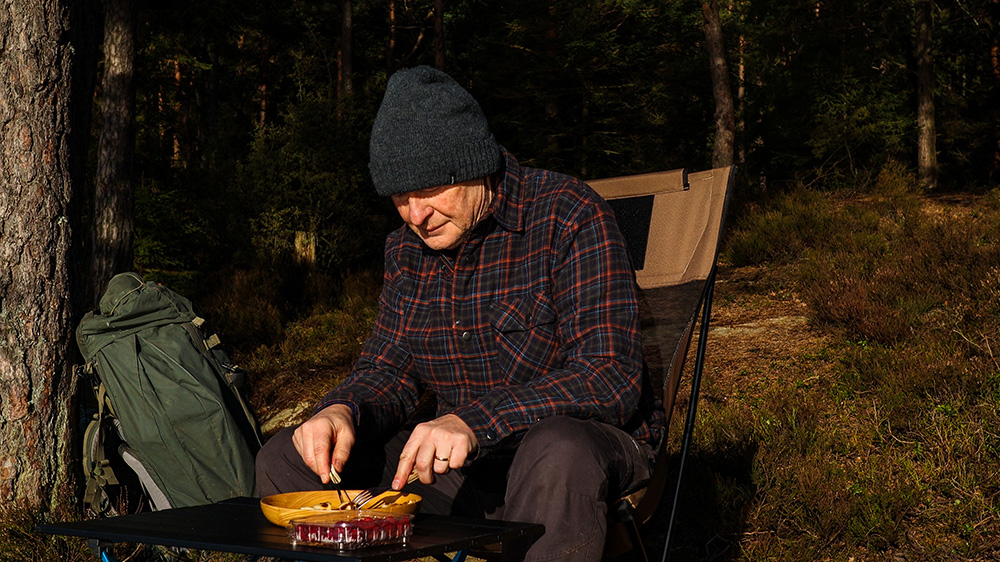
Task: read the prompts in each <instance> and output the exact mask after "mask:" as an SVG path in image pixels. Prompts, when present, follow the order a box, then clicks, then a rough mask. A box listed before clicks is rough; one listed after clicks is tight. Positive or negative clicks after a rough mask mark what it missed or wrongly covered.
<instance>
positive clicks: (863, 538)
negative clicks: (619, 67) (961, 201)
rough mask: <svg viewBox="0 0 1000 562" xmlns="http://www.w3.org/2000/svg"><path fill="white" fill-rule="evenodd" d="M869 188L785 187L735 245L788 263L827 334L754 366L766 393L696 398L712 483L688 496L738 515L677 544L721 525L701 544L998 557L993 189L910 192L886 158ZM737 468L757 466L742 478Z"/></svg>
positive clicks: (999, 246)
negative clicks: (957, 199) (818, 342)
mask: <svg viewBox="0 0 1000 562" xmlns="http://www.w3.org/2000/svg"><path fill="white" fill-rule="evenodd" d="M875 184H876V186H877V187H876V189H873V190H872V192H871V194H869V195H866V196H864V198H859V197H858V196H857V195H851V194H847V193H844V192H828V193H810V194H807V195H802V194H800V193H797V192H796V193H789V194H785V195H783V196H781V197H779V198H778V199H777V200H776V201H775V203H774V204H773V205H770V206H762V207H761V208H760V212H759V213H757V214H756V215H755V216H746V217H745V218H744V220H742V221H740V222H739V223H738V225H737V228H736V230H735V232H734V233H733V234H732V236H731V237H730V238H729V240H730V245H729V246H728V248H727V254H726V256H727V258H728V259H730V260H733V261H737V260H736V259H734V258H738V259H746V258H748V257H753V258H754V259H755V260H759V261H750V262H749V263H756V264H761V265H764V266H765V267H774V265H775V264H781V263H791V264H794V267H795V268H796V269H797V271H798V274H797V276H796V278H795V281H794V283H793V286H791V287H789V289H790V290H793V291H794V292H795V294H796V295H798V296H799V298H801V299H802V300H803V301H804V302H806V303H807V304H808V306H807V307H806V314H807V315H808V317H809V319H810V324H811V326H813V328H814V329H815V330H819V331H821V332H822V333H824V334H828V336H829V337H828V339H827V340H825V341H826V342H827V343H825V344H824V347H823V348H822V349H817V350H809V351H808V352H806V353H802V354H800V355H795V356H792V357H790V358H788V359H787V360H785V361H782V362H778V363H773V362H772V364H770V365H767V366H766V367H764V366H762V367H761V368H760V371H759V373H758V372H752V373H747V375H748V377H749V378H748V379H747V380H753V381H755V383H756V384H755V385H754V387H753V388H754V389H756V390H750V389H746V388H745V387H740V390H738V391H736V392H735V393H734V392H730V393H729V394H728V395H727V396H726V398H727V399H726V400H714V401H713V400H707V401H705V402H703V404H702V406H701V408H700V411H699V414H700V418H699V419H700V423H699V426H698V429H697V432H698V433H696V440H695V443H696V447H697V452H696V453H695V456H696V458H697V459H699V460H698V461H696V462H700V463H701V464H700V465H698V466H699V468H701V469H702V470H704V471H707V472H708V473H710V474H712V476H711V477H710V478H709V479H708V480H710V482H709V484H706V483H705V478H701V479H696V480H695V481H694V482H693V483H692V486H693V488H694V489H692V490H689V491H688V492H686V494H687V495H690V498H689V499H690V500H691V501H692V502H696V501H697V498H699V497H702V498H703V497H704V495H703V494H704V493H705V490H706V488H710V489H712V490H713V492H712V496H713V497H714V498H716V500H717V501H718V502H721V503H720V505H719V507H718V508H716V509H715V510H714V512H717V513H732V514H738V515H737V516H736V517H740V519H735V518H727V517H721V516H720V517H716V518H714V519H711V520H710V521H704V520H702V519H701V518H699V517H692V521H691V524H692V528H691V529H693V531H691V529H689V532H692V534H693V536H686V537H684V538H685V540H688V541H698V540H702V541H705V539H704V536H705V535H698V532H702V533H712V535H711V536H714V537H715V539H714V540H713V541H707V542H703V543H702V545H703V546H702V548H704V549H706V550H707V551H708V554H719V553H720V552H723V551H725V552H728V556H729V557H731V559H739V560H803V559H834V560H839V559H845V560H846V559H848V558H850V557H855V559H865V560H893V559H898V558H899V557H900V556H902V557H905V558H907V559H921V560H952V559H972V560H988V559H995V557H996V556H997V555H998V553H1000V541H998V539H997V538H996V537H997V536H1000V524H998V520H1000V519H998V517H997V515H998V510H1000V508H998V504H997V496H998V493H1000V476H998V474H997V472H996V470H995V467H996V466H997V462H998V460H1000V458H998V455H1000V438H998V437H997V436H996V432H995V427H996V424H997V418H998V413H997V412H998V411H1000V358H998V357H997V355H996V348H997V344H996V341H995V339H996V336H995V334H996V333H997V332H998V329H1000V266H998V265H997V264H1000V228H998V224H1000V221H998V218H997V217H998V214H997V212H996V210H997V201H998V195H997V193H996V191H994V192H991V193H988V194H986V195H985V196H983V197H982V199H981V200H977V201H973V202H971V203H970V204H968V205H954V204H941V203H939V202H938V201H936V200H935V199H933V198H932V199H926V198H918V197H917V196H916V195H914V194H913V190H912V189H910V188H909V187H910V186H911V185H912V183H911V178H909V177H908V175H907V174H906V172H905V170H903V169H902V168H901V167H898V166H891V165H890V166H886V168H884V169H883V172H882V173H881V174H879V177H878V178H877V180H876V181H875ZM805 201H809V203H808V204H806V203H804V202H805ZM775 225H778V226H777V227H776V226H775ZM791 225H794V226H791ZM806 240H808V241H809V244H808V245H806V244H803V241H806ZM772 245H773V246H774V247H776V248H778V249H777V250H774V249H772V250H768V251H767V252H766V253H760V252H758V253H754V252H748V251H746V248H768V247H769V246H772ZM789 256H793V257H794V258H795V259H794V260H791V261H790V260H789ZM775 344H776V345H781V344H782V342H775ZM710 345H712V344H711V341H710ZM710 357H711V352H710ZM753 375H757V376H756V377H754V376H753ZM796 381H798V382H796ZM804 381H808V383H806V382H804ZM793 383H794V384H793ZM706 384H707V389H706V390H705V393H706V395H708V396H712V395H713V387H712V383H711V379H710V378H709V381H708V382H707V383H706ZM748 455H749V457H750V460H747V457H748ZM733 466H747V468H746V470H745V473H744V474H737V475H735V476H734V475H733V474H731V472H730V470H731V468H732V467H733ZM699 525H704V527H700V526H699ZM682 536H683V535H682ZM727 539H728V540H727ZM688 544H689V543H688ZM720 544H725V546H724V547H720V546H719V545H720ZM713 550H714V551H717V552H713ZM704 554H705V551H702V552H701V553H700V555H704ZM696 558H697V556H693V557H692V559H696Z"/></svg>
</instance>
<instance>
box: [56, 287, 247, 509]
mask: <svg viewBox="0 0 1000 562" xmlns="http://www.w3.org/2000/svg"><path fill="white" fill-rule="evenodd" d="M203 323H204V321H203V320H202V319H201V318H199V317H198V316H197V315H196V314H195V313H194V311H193V310H192V308H191V302H190V301H189V300H188V299H186V298H184V297H182V296H180V295H178V294H177V293H174V292H173V291H171V290H170V289H168V288H166V287H164V286H162V285H158V284H156V283H153V282H144V281H143V280H142V278H141V277H140V276H139V275H138V274H136V273H122V274H119V275H116V276H115V277H114V278H113V279H111V281H110V282H109V283H108V287H107V290H106V291H105V293H104V295H103V296H102V297H101V301H100V304H99V309H98V310H95V311H93V312H90V313H88V314H87V315H86V316H84V318H83V320H82V321H81V322H80V325H79V326H78V327H77V330H76V338H77V344H78V345H79V347H80V351H81V353H82V354H83V358H84V360H85V362H86V363H85V365H84V367H83V372H84V374H85V375H87V376H88V379H89V381H90V384H91V386H92V387H93V389H94V394H95V397H96V400H97V406H96V408H97V413H96V414H95V415H94V418H93V420H92V421H91V422H90V423H89V425H88V427H87V430H86V432H85V433H84V444H83V449H84V455H83V456H84V471H85V473H86V474H87V477H88V479H87V488H86V491H85V492H84V505H85V506H86V507H87V508H88V509H90V510H91V511H93V512H94V513H95V514H98V515H104V514H114V513H117V512H118V509H117V506H115V505H113V502H112V501H111V498H112V497H120V496H119V495H118V494H117V493H116V492H120V491H121V490H118V489H117V488H118V485H119V482H120V481H121V479H120V477H127V479H128V480H131V481H134V480H135V479H136V478H137V479H138V481H139V482H141V484H142V488H143V490H144V491H145V495H146V498H145V499H146V501H147V502H148V504H149V506H150V507H151V508H152V509H154V510H160V509H166V508H171V507H184V506H191V505H200V504H205V503H214V502H217V501H220V500H224V499H228V498H231V497H237V496H252V495H254V493H255V489H254V488H255V482H254V455H255V454H256V452H257V451H258V450H259V449H260V446H261V434H260V427H259V425H258V422H257V419H256V417H255V416H254V414H253V412H252V410H251V409H250V406H249V402H248V401H247V399H246V391H245V390H246V389H245V386H246V375H245V373H244V372H243V371H241V370H239V369H237V368H236V367H235V366H234V365H233V364H232V362H231V361H230V360H229V357H228V356H227V355H226V354H225V353H224V352H223V351H222V350H220V349H219V348H218V347H217V344H218V337H216V336H215V335H212V336H209V337H206V336H205V333H204V332H203V329H202V326H203ZM123 463H124V464H123ZM123 466H127V468H128V469H130V470H131V472H134V474H128V475H124V474H121V473H120V471H121V470H122V468H123ZM116 469H117V470H118V471H119V474H117V475H116V473H115V471H116Z"/></svg>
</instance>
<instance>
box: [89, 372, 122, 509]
mask: <svg viewBox="0 0 1000 562" xmlns="http://www.w3.org/2000/svg"><path fill="white" fill-rule="evenodd" d="M97 400H98V406H97V414H96V415H95V416H94V419H93V420H91V421H90V423H89V424H88V425H87V430H86V431H85V432H84V435H83V447H84V450H85V451H87V453H88V456H89V461H90V466H87V467H84V470H85V471H86V474H87V487H86V489H85V491H84V493H83V506H84V508H86V509H88V510H90V511H91V512H93V513H95V514H98V515H101V514H103V513H105V512H106V511H108V510H110V509H112V507H113V506H110V505H107V502H108V495H107V493H106V492H105V491H104V489H105V487H106V486H115V485H117V484H118V478H117V477H116V476H115V471H114V470H113V469H112V468H111V461H110V460H108V458H107V455H106V454H105V452H104V422H105V418H106V416H107V417H110V416H111V415H113V414H111V413H110V402H109V401H108V400H107V389H106V388H105V387H104V383H103V382H102V383H101V384H100V385H99V386H98V388H97ZM106 403H107V406H108V411H105V404H106Z"/></svg>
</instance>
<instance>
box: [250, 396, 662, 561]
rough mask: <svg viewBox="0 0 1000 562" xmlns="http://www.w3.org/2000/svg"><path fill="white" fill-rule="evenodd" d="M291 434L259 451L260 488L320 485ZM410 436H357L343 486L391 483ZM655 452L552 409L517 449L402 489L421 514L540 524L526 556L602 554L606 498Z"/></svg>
mask: <svg viewBox="0 0 1000 562" xmlns="http://www.w3.org/2000/svg"><path fill="white" fill-rule="evenodd" d="M292 432H293V428H289V429H285V430H283V431H281V432H280V433H278V434H277V435H275V436H274V437H272V438H271V439H270V440H269V441H268V442H267V443H266V444H265V445H264V448H263V449H262V450H261V451H260V453H259V454H258V455H257V490H258V492H259V493H260V494H261V495H262V496H266V495H270V494H275V493H281V492H293V491H299V490H317V489H322V488H324V486H323V485H322V484H321V483H320V480H319V477H318V476H316V474H315V473H313V472H312V471H311V470H309V468H308V467H306V465H305V464H304V463H303V462H302V459H301V457H299V454H298V452H296V450H295V447H294V446H293V445H292ZM408 437H409V432H402V433H400V434H398V435H396V436H395V437H393V438H392V439H390V440H389V441H388V443H382V444H379V443H371V442H364V440H362V439H360V438H359V441H358V444H357V445H356V446H355V450H354V451H352V452H351V457H350V459H349V460H348V461H347V464H346V465H345V466H344V471H343V474H342V476H343V479H344V481H343V484H342V486H343V487H345V488H350V489H361V488H369V487H377V486H388V485H389V483H390V482H391V480H392V476H393V475H394V474H395V471H396V463H397V462H398V460H399V453H400V452H401V451H402V449H403V445H404V444H405V443H406V439H407V438H408ZM652 457H653V455H652V451H651V449H650V447H649V446H647V445H640V444H638V443H636V442H635V441H634V440H633V439H632V437H631V436H630V435H628V434H627V433H625V432H624V431H622V430H620V429H618V428H615V427H612V426H610V425H607V424H604V423H601V422H597V421H593V420H578V419H575V418H568V417H561V416H560V417H552V418H546V419H543V420H541V421H539V422H538V423H536V424H535V425H534V426H532V428H531V430H529V431H528V433H527V434H525V436H524V439H523V440H522V442H521V444H520V446H518V448H517V450H516V452H514V453H513V454H510V455H505V454H503V453H500V454H496V455H489V456H486V457H484V458H482V459H479V460H477V461H475V462H473V463H472V464H470V465H469V466H467V467H465V468H462V469H460V470H452V471H450V472H449V473H448V474H443V475H441V474H439V475H436V476H437V481H436V482H435V483H434V484H432V485H425V484H422V483H420V482H414V483H413V484H409V485H407V487H406V490H407V491H411V492H413V493H416V494H419V495H420V496H422V498H423V500H422V502H421V506H420V511H421V512H422V513H436V514H451V515H462V516H467V517H485V518H488V519H506V520H510V521H524V522H532V523H542V524H543V525H545V534H544V535H543V536H542V537H541V538H540V539H539V540H538V541H537V542H535V544H534V545H532V546H531V548H530V550H528V552H527V554H526V557H525V560H533V561H542V560H580V561H585V560H600V559H601V554H602V552H603V550H604V536H605V533H606V530H607V512H608V502H609V501H610V502H614V501H616V500H617V499H618V498H619V497H621V496H622V495H624V494H625V493H627V492H630V491H632V490H634V489H635V488H637V487H639V486H641V485H642V484H644V483H645V482H646V481H647V480H648V479H649V475H650V472H651V459H652ZM326 487H330V486H326Z"/></svg>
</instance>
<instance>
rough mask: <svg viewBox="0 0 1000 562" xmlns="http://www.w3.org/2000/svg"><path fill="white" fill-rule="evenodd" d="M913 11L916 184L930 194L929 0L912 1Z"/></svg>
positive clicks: (933, 147) (933, 167)
mask: <svg viewBox="0 0 1000 562" xmlns="http://www.w3.org/2000/svg"><path fill="white" fill-rule="evenodd" d="M914 10H915V12H914V20H915V23H916V31H917V40H916V46H917V47H916V58H917V183H918V184H919V186H920V189H921V190H924V191H931V190H933V189H934V188H936V187H937V141H936V133H935V125H934V65H933V59H932V57H931V50H932V46H933V42H932V39H931V30H932V21H931V0H916V2H915V3H914Z"/></svg>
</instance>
